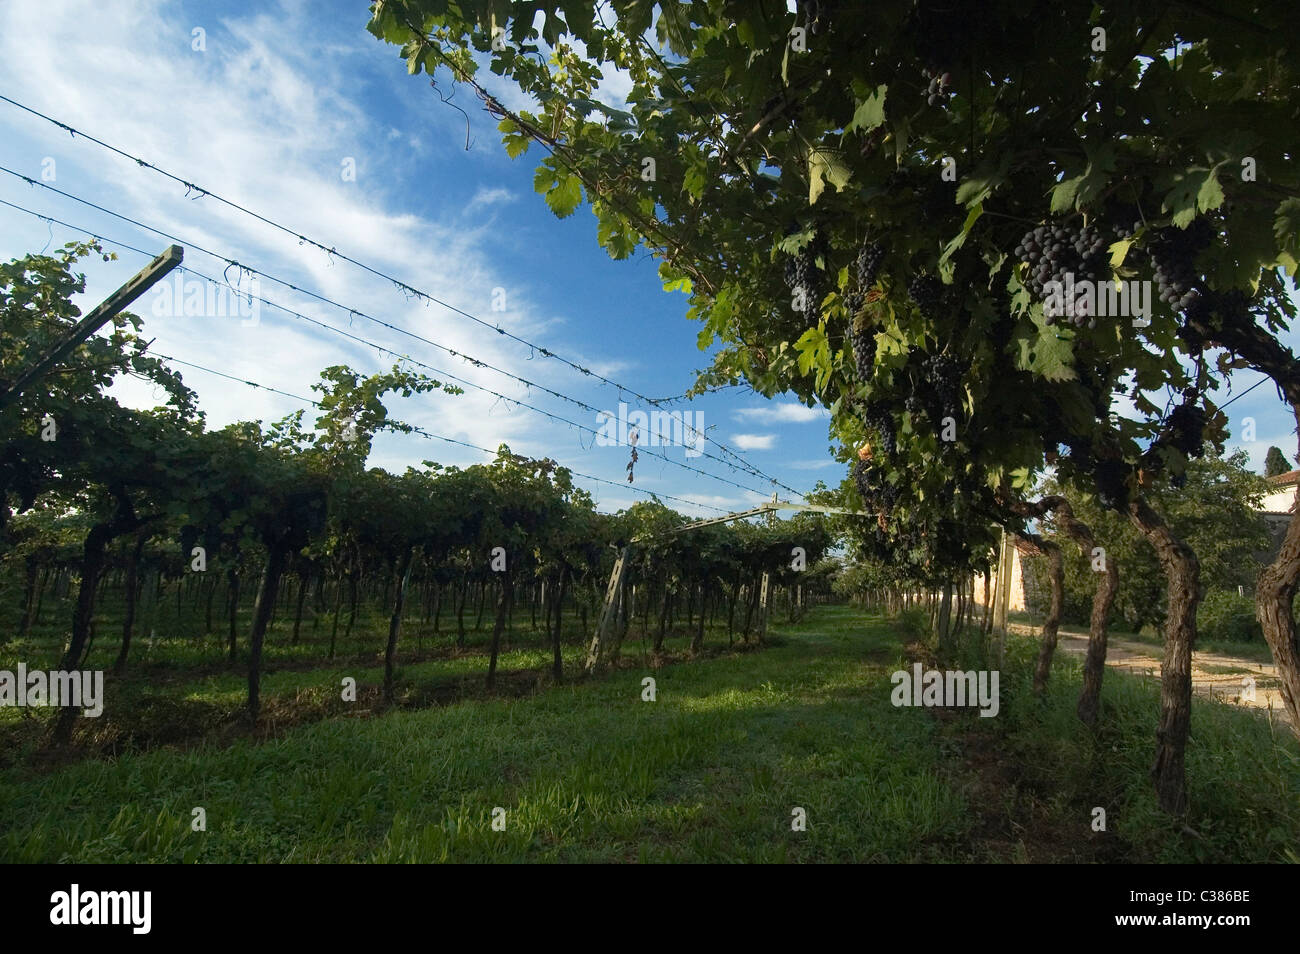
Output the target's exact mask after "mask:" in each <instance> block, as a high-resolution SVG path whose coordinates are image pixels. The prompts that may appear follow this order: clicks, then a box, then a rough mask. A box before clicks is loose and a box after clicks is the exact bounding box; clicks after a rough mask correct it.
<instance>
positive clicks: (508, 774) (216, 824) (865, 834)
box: [0, 607, 1300, 862]
mask: <svg viewBox="0 0 1300 954" xmlns="http://www.w3.org/2000/svg"><path fill="white" fill-rule="evenodd" d="M710 642H711V643H712V645H715V646H716V645H717V637H716V636H714V637H711V640H710ZM624 648H625V655H627V656H631V657H633V658H632V659H631V660H629V665H628V667H627V668H622V669H619V670H616V671H614V672H611V673H609V674H608V675H605V676H602V677H599V678H597V679H594V680H590V681H585V682H581V683H578V684H566V685H563V686H558V687H550V688H546V689H544V690H543V691H540V692H538V693H536V694H534V695H529V696H525V697H522V698H488V699H483V698H476V699H469V700H466V701H461V702H453V703H452V704H449V705H441V706H435V707H430V708H421V709H397V710H394V711H390V712H388V713H386V714H383V715H378V716H373V717H364V718H353V717H348V716H342V715H332V714H329V713H326V714H324V715H322V717H321V719H320V721H316V722H313V723H310V724H304V725H299V726H297V727H294V728H290V729H288V730H287V731H285V732H283V733H282V734H281V735H279V736H278V737H275V738H271V739H269V740H264V741H256V740H254V739H250V738H247V737H243V738H237V739H235V741H233V742H232V743H226V742H218V741H214V740H209V741H208V742H206V743H205V744H203V745H198V746H190V747H188V748H158V749H155V750H152V751H146V752H139V753H128V754H126V755H123V756H121V757H119V758H117V759H115V760H112V761H97V760H91V759H87V760H84V761H81V762H79V763H76V764H71V765H65V766H63V767H59V768H54V769H50V770H45V771H42V770H37V769H34V768H32V767H30V766H22V765H15V766H12V767H10V768H8V769H5V770H3V771H0V860H3V861H78V862H127V861H130V862H142V861H154V862H160V861H203V862H240V861H276V862H281V861H289V862H293V861H297V862H319V861H412V862H433V861H711V862H716V861H948V862H966V861H983V860H1018V859H1024V858H1029V859H1032V860H1050V859H1060V858H1071V859H1082V860H1089V859H1102V860H1128V861H1173V860H1179V861H1184V860H1218V861H1278V860H1288V859H1289V860H1300V859H1296V858H1294V857H1293V856H1292V855H1288V854H1287V852H1288V850H1290V851H1292V852H1293V851H1294V846H1295V845H1297V844H1300V806H1298V804H1297V793H1298V792H1300V753H1298V752H1297V748H1296V746H1295V745H1294V743H1293V742H1292V741H1290V740H1289V739H1286V738H1283V737H1279V738H1278V739H1277V740H1276V741H1275V740H1274V739H1273V737H1272V736H1271V735H1270V732H1269V727H1268V724H1267V722H1266V721H1265V720H1263V719H1261V718H1259V717H1258V716H1256V715H1255V714H1252V713H1247V712H1241V711H1239V710H1235V709H1232V708H1230V707H1226V706H1222V705H1216V704H1212V703H1209V702H1200V701H1198V702H1197V703H1196V704H1195V705H1196V709H1195V713H1194V717H1193V719H1194V738H1193V741H1192V746H1191V749H1190V756H1189V780H1190V786H1191V791H1192V803H1193V810H1192V813H1191V814H1190V815H1189V817H1188V819H1187V820H1186V822H1185V826H1186V827H1187V828H1190V829H1191V830H1192V831H1193V832H1194V833H1195V834H1188V833H1187V832H1186V831H1184V830H1183V828H1184V823H1183V822H1178V823H1171V822H1170V821H1169V820H1168V819H1166V818H1164V817H1163V816H1161V815H1160V814H1159V812H1158V811H1157V810H1156V808H1155V805H1154V799H1153V796H1152V792H1151V788H1150V783H1149V781H1148V780H1147V778H1146V769H1147V766H1148V765H1149V762H1150V756H1151V749H1152V744H1153V740H1154V725H1155V713H1156V709H1157V704H1158V700H1157V698H1156V696H1155V695H1154V694H1153V692H1152V690H1151V688H1150V687H1149V686H1147V685H1145V684H1144V682H1143V681H1142V680H1140V679H1137V678H1134V677H1125V676H1123V675H1120V674H1117V673H1115V672H1108V673H1107V675H1106V688H1105V692H1104V705H1105V712H1104V720H1105V728H1104V729H1103V731H1102V732H1101V733H1100V735H1098V736H1096V737H1094V736H1093V735H1092V734H1091V733H1090V732H1089V731H1088V730H1087V729H1086V728H1085V727H1083V726H1082V725H1080V724H1079V723H1078V721H1077V720H1076V719H1075V718H1074V715H1073V706H1074V701H1075V699H1076V698H1077V692H1078V668H1077V663H1075V662H1073V661H1070V660H1062V661H1061V664H1060V665H1059V666H1058V667H1057V669H1056V670H1055V672H1054V673H1053V677H1052V684H1051V687H1050V689H1049V692H1048V694H1047V696H1046V697H1045V699H1042V700H1040V699H1036V698H1034V697H1033V695H1032V693H1031V692H1030V691H1029V689H1028V678H1029V660H1030V656H1031V653H1032V649H1033V646H1032V642H1031V641H1030V640H1012V641H1011V643H1010V647H1009V658H1008V661H1007V664H1006V665H1005V666H1004V671H1003V681H1002V693H1001V695H1002V711H1001V713H1000V715H999V717H998V718H994V719H980V718H978V717H977V716H975V715H974V713H973V712H970V711H964V712H958V713H949V714H948V715H947V716H946V717H936V713H935V712H933V711H931V710H926V709H912V708H894V707H893V706H892V705H891V704H890V701H889V696H890V689H891V685H890V682H889V674H890V673H891V672H893V671H894V670H895V669H897V668H900V667H901V665H902V660H903V649H902V639H901V638H900V637H899V635H898V633H897V629H896V626H895V625H894V624H893V623H891V622H889V621H886V620H882V619H880V618H878V617H870V616H865V615H864V614H863V613H861V612H860V611H858V610H855V609H852V608H849V607H821V608H818V609H817V610H816V611H815V612H813V613H812V614H810V616H809V617H808V618H807V619H806V620H805V621H804V622H803V623H801V624H798V625H793V626H786V627H776V628H775V629H774V631H773V645H770V646H769V647H768V648H766V649H763V650H761V651H752V652H736V653H726V652H723V653H721V654H719V655H713V656H709V657H707V658H703V659H700V660H696V661H692V662H683V663H678V664H674V665H670V666H666V667H664V668H661V669H659V670H657V671H654V670H650V669H648V668H645V667H644V666H642V665H641V664H640V662H639V661H638V660H639V643H638V642H637V641H635V640H632V641H629V643H628V644H625V647H624ZM576 649H577V647H572V648H571V650H570V652H571V654H572V655H573V656H575V657H576V655H577V653H576ZM544 657H545V654H544V653H542V652H541V651H540V650H536V649H534V648H525V649H520V648H516V649H515V650H513V651H512V654H511V655H510V656H509V657H508V659H509V666H508V667H506V668H511V669H518V668H521V667H531V666H535V665H544V663H545V658H544ZM349 665H352V664H347V663H341V662H339V663H335V664H334V665H331V666H329V667H324V668H322V669H320V670H307V671H292V670H287V669H286V670H284V671H282V672H277V673H276V674H274V675H273V676H272V677H270V679H269V680H268V691H269V692H270V696H271V697H272V698H275V697H277V696H284V695H285V694H291V693H299V692H307V693H311V692H321V693H324V692H329V693H331V694H332V693H333V692H334V687H335V686H336V685H337V678H336V677H337V673H338V672H339V671H341V670H344V669H347V668H348V666H349ZM482 666H483V660H482V658H481V657H473V658H466V657H453V658H444V659H433V660H427V661H424V662H420V663H417V664H414V665H411V666H407V667H406V668H405V670H404V673H403V675H404V678H405V679H406V680H407V681H408V684H412V685H413V684H418V683H422V682H426V681H428V680H431V679H432V680H435V681H436V680H438V679H444V678H456V677H458V676H459V675H460V674H461V672H462V670H463V671H464V672H468V673H472V674H473V675H474V676H475V677H478V676H480V675H481V673H482ZM379 673H380V671H379V670H378V669H376V668H374V667H373V666H371V667H370V668H369V669H368V670H367V671H366V672H364V673H362V672H356V673H355V675H356V676H357V678H358V681H359V683H363V684H364V683H365V682H367V681H372V682H373V681H377V679H378V677H379ZM646 675H653V676H654V677H655V679H656V680H657V690H658V698H657V701H655V702H644V701H642V699H641V695H642V683H641V680H642V678H643V677H645V676H646ZM241 690H242V683H241V682H240V681H239V676H238V674H237V673H210V674H204V675H202V676H201V677H198V678H184V677H182V676H180V674H178V675H177V678H176V679H174V680H172V681H170V682H167V683H165V684H162V685H160V686H158V687H157V688H156V691H157V692H158V693H159V694H160V695H161V696H163V697H165V698H168V699H174V700H176V699H184V700H190V701H191V702H194V703H196V704H198V703H204V704H213V705H220V706H237V705H238V703H239V702H240V698H241V696H240V693H241ZM981 753H982V754H981ZM977 754H978V755H979V757H978V758H977V757H976V756H977ZM1093 805H1101V806H1105V807H1107V812H1108V822H1109V832H1108V833H1107V834H1105V835H1097V834H1094V833H1091V832H1090V830H1089V828H1088V821H1089V818H1090V814H1089V812H1090V808H1091V806H1093ZM196 807H202V808H204V809H205V810H206V815H207V831H206V832H193V831H191V826H190V822H191V817H192V815H191V812H192V809H194V808H196ZM496 807H500V808H504V809H505V811H506V816H505V817H506V826H505V830H504V831H494V830H493V828H492V825H491V819H492V812H493V809H494V808H496ZM796 807H801V808H803V809H804V810H805V811H806V813H807V830H806V831H802V832H800V831H792V830H791V817H792V815H791V812H792V810H793V809H794V808H796Z"/></svg>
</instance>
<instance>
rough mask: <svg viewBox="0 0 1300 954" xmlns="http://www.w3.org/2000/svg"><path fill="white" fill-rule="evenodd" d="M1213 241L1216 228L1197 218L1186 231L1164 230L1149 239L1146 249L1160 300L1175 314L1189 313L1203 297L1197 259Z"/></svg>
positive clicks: (1171, 228) (1173, 228)
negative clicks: (1153, 271)
mask: <svg viewBox="0 0 1300 954" xmlns="http://www.w3.org/2000/svg"><path fill="white" fill-rule="evenodd" d="M1213 238H1214V227H1213V226H1212V225H1211V224H1210V223H1209V221H1208V220H1206V219H1204V218H1197V219H1194V220H1193V221H1192V223H1191V225H1189V226H1187V228H1185V229H1180V228H1176V227H1174V226H1166V227H1164V228H1161V229H1159V230H1157V231H1156V232H1155V234H1154V235H1152V236H1151V237H1150V238H1149V239H1148V240H1147V243H1146V250H1147V254H1148V255H1149V256H1150V257H1151V266H1152V268H1153V269H1154V270H1155V277H1156V288H1157V289H1158V290H1159V292H1160V300H1161V301H1163V302H1165V303H1166V304H1167V305H1169V307H1170V308H1171V309H1172V310H1173V311H1175V312H1180V311H1187V310H1188V309H1189V308H1192V307H1193V305H1194V304H1195V302H1196V300H1197V298H1198V297H1199V296H1200V292H1199V291H1198V290H1197V289H1196V287H1195V285H1196V283H1197V281H1198V280H1199V278H1200V273H1199V272H1198V270H1197V268H1196V256H1197V255H1199V254H1200V253H1201V252H1202V251H1203V250H1204V249H1205V248H1206V247H1207V246H1208V245H1209V244H1210V242H1211V240H1212V239H1213Z"/></svg>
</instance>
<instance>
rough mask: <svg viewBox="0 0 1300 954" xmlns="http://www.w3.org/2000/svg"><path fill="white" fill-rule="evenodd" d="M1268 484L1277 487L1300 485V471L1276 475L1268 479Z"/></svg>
mask: <svg viewBox="0 0 1300 954" xmlns="http://www.w3.org/2000/svg"><path fill="white" fill-rule="evenodd" d="M1268 482H1269V483H1270V484H1273V485H1274V486H1276V487H1290V486H1291V485H1292V484H1300V470H1288V471H1287V472H1286V473H1285V474H1275V475H1274V476H1272V477H1269V478H1268Z"/></svg>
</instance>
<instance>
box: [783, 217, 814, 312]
mask: <svg viewBox="0 0 1300 954" xmlns="http://www.w3.org/2000/svg"><path fill="white" fill-rule="evenodd" d="M822 252H823V243H822V241H821V240H820V236H819V237H818V238H814V239H813V240H812V241H811V242H809V243H808V244H807V245H805V246H804V247H803V249H802V250H800V251H799V253H798V254H797V255H795V256H793V257H792V258H790V259H788V260H787V261H786V263H785V283H786V285H787V287H789V289H790V291H791V292H793V293H795V294H796V295H799V294H800V292H801V291H802V295H801V297H802V299H803V309H802V311H803V313H804V314H808V313H810V312H815V311H816V310H817V308H818V307H819V305H820V303H821V300H822V294H821V285H822V271H821V269H819V268H818V267H817V256H818V254H821V253H822ZM796 310H799V309H796Z"/></svg>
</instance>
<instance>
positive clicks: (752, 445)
mask: <svg viewBox="0 0 1300 954" xmlns="http://www.w3.org/2000/svg"><path fill="white" fill-rule="evenodd" d="M731 443H732V444H733V445H734V446H736V447H738V448H740V449H741V450H746V451H747V450H771V449H772V447H773V446H774V445H775V444H776V435H775V434H732V435H731Z"/></svg>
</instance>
